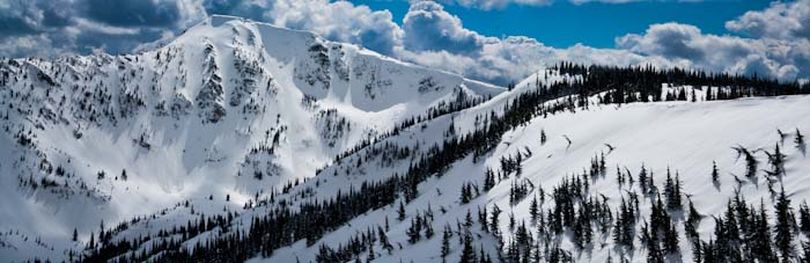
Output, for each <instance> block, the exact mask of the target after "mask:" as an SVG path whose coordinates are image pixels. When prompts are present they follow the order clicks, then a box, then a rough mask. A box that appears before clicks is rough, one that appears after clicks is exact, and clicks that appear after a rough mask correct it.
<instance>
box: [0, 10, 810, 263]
mask: <svg viewBox="0 0 810 263" xmlns="http://www.w3.org/2000/svg"><path fill="white" fill-rule="evenodd" d="M561 72H562V71H560V70H556V69H547V70H542V71H539V72H538V73H536V74H535V75H532V76H530V77H528V78H527V79H526V80H525V81H522V82H520V83H518V84H517V85H515V88H514V89H512V90H510V91H506V90H503V89H501V88H498V87H495V86H492V85H488V84H484V83H479V82H475V81H470V80H466V79H464V78H462V77H460V76H457V75H453V74H448V73H444V72H440V71H434V70H431V69H426V68H422V67H418V66H414V65H410V64H406V63H402V62H398V61H396V60H393V59H391V58H386V57H383V56H380V55H378V54H375V53H373V52H370V51H367V50H364V49H362V48H359V47H356V46H353V45H347V44H341V43H334V42H329V41H326V40H323V39H322V38H320V37H318V36H316V35H314V34H312V33H309V32H304V31H294V30H288V29H283V28H277V27H273V26H270V25H266V24H261V23H255V22H250V21H246V20H242V19H240V18H235V17H225V16H214V17H211V18H210V19H209V20H207V21H205V22H203V23H201V24H199V25H197V26H195V27H193V28H190V29H189V30H187V31H186V32H185V33H184V34H183V35H182V36H180V37H178V38H177V39H175V40H174V41H172V42H170V43H168V44H167V45H165V46H164V47H162V48H159V49H157V50H154V51H148V52H145V53H141V54H137V55H126V56H115V57H113V56H108V55H94V56H89V57H66V58H61V59H57V60H53V61H45V60H38V59H19V60H7V61H0V84H2V85H0V88H2V89H0V96H2V99H0V103H2V105H0V108H2V110H0V117H2V121H0V123H2V124H3V131H4V132H3V133H2V136H0V156H2V157H3V158H2V161H0V175H2V177H0V180H2V184H0V188H2V189H0V195H2V196H0V258H3V259H4V260H6V261H23V260H27V259H31V258H32V257H38V258H47V259H51V260H54V261H61V260H64V259H68V260H74V259H78V258H79V257H80V256H81V257H83V258H82V259H86V260H88V261H93V260H98V259H118V260H135V261H172V259H174V260H182V259H186V260H188V258H184V256H188V255H191V256H198V257H199V258H193V257H190V258H192V260H191V261H217V260H219V261H231V260H234V259H237V258H238V259H242V260H244V259H248V261H251V262H295V261H298V262H317V261H326V262H330V261H355V260H360V261H363V262H366V261H369V259H371V258H373V261H374V262H441V261H442V258H441V256H440V255H441V250H442V247H443V238H442V236H443V234H444V233H443V232H444V230H445V229H449V230H450V235H451V237H450V242H448V245H449V247H447V248H448V249H449V250H448V253H449V254H448V255H447V256H446V260H447V262H456V261H459V259H460V258H461V256H462V250H463V248H462V246H463V245H462V244H464V243H465V242H464V239H465V236H467V233H469V236H468V237H469V241H470V242H471V243H472V245H471V248H472V249H473V250H474V251H475V253H476V254H478V255H480V254H479V253H483V254H484V255H488V256H489V257H490V258H491V259H493V260H494V261H495V262H498V261H500V260H501V259H504V261H508V258H504V256H505V255H508V254H509V252H510V251H512V250H515V248H516V246H515V245H514V244H516V242H518V240H521V242H523V241H525V239H527V236H528V239H529V240H531V242H530V243H531V245H530V246H531V248H530V249H529V250H527V249H526V248H525V247H520V248H517V250H519V251H521V252H524V251H529V252H527V253H528V254H527V255H529V256H530V257H539V259H540V261H552V260H553V259H554V257H558V256H562V257H565V255H568V256H570V259H571V260H573V261H577V262H606V261H608V259H611V260H614V261H619V259H624V260H627V261H631V262H646V261H647V260H648V258H647V255H648V251H647V249H646V248H645V244H643V243H642V242H641V241H640V240H639V239H638V238H637V237H638V236H640V235H641V232H642V231H641V229H642V225H643V222H648V221H650V220H651V218H650V213H651V207H652V203H653V201H654V200H655V196H656V195H655V194H649V195H646V194H645V193H642V189H641V188H642V186H641V183H640V182H639V181H637V182H635V183H634V184H633V183H627V182H624V183H619V180H618V178H619V177H621V178H624V179H623V180H627V178H635V180H640V179H639V178H640V177H639V176H640V174H641V171H642V167H644V170H646V171H647V173H648V175H649V176H650V177H652V178H653V180H654V182H655V183H654V186H655V188H657V189H663V188H664V182H665V178H666V175H667V170H669V171H670V173H671V175H672V176H673V177H674V176H676V175H677V176H678V177H679V178H680V181H681V183H682V190H683V192H684V193H685V194H686V195H685V196H687V197H688V198H687V199H690V200H691V201H692V202H693V203H694V206H695V208H696V209H697V210H698V211H699V212H700V214H701V215H702V216H703V220H701V222H700V224H699V225H698V226H697V230H698V233H699V235H700V240H702V241H704V242H709V240H710V239H714V237H713V235H714V231H715V221H714V220H712V216H717V217H721V216H722V215H723V213H724V212H725V210H726V204H727V201H728V200H729V199H731V198H733V197H734V196H735V194H736V193H739V195H740V196H742V197H744V198H745V199H746V200H747V201H748V202H749V203H750V204H759V202H760V201H761V202H762V204H763V206H764V207H766V208H767V209H768V213H769V215H770V217H771V220H775V219H774V215H773V213H772V212H773V207H774V195H773V194H772V193H771V192H769V191H768V186H767V181H766V180H765V178H766V177H765V174H767V173H768V172H770V170H771V168H772V167H770V166H769V161H768V156H767V155H769V154H771V153H773V152H774V147H775V146H776V145H779V146H780V147H781V152H782V154H784V155H785V156H786V157H785V159H784V160H785V163H784V165H783V166H784V171H785V172H784V174H783V175H782V176H777V177H772V178H778V180H775V181H774V182H773V186H775V188H776V189H777V191H778V190H779V189H780V187H782V186H784V190H785V192H786V193H788V194H789V196H790V199H791V200H793V208H794V212H796V213H798V212H797V211H795V210H797V209H798V205H799V204H800V203H801V202H802V201H803V200H804V199H806V198H807V197H808V195H810V182H806V180H808V179H806V177H805V176H803V175H806V174H808V173H810V162H807V157H806V153H805V152H804V151H805V150H806V146H805V145H802V144H800V143H797V142H794V140H796V138H797V137H798V133H797V132H801V133H802V134H807V133H810V131H808V130H807V126H808V125H810V115H808V114H807V113H808V112H810V96H807V95H796V96H775V97H753V98H742V99H735V100H722V101H705V100H704V98H706V95H707V91H712V93H709V94H708V95H711V94H713V93H714V92H718V91H719V90H723V89H731V88H730V87H727V86H724V87H712V88H711V89H709V88H707V87H704V86H698V87H694V86H691V85H683V86H669V85H666V84H665V85H663V86H661V87H660V91H661V92H660V94H659V93H656V92H657V91H658V87H657V86H656V87H654V88H652V89H653V90H654V91H655V92H654V94H653V95H650V96H652V97H658V98H666V97H668V96H670V95H672V94H677V93H683V94H684V97H691V98H694V99H693V100H694V101H664V102H651V103H629V104H601V103H599V102H600V101H602V100H604V98H605V97H606V96H607V95H609V94H610V92H612V91H613V90H609V89H605V90H604V91H603V92H600V93H598V94H590V97H587V98H585V97H584V96H583V98H585V99H582V100H578V99H579V98H578V97H577V95H576V92H573V91H572V92H569V93H567V94H566V95H565V96H563V95H560V96H561V97H554V98H549V99H548V100H547V101H542V102H538V101H530V102H528V103H537V104H538V105H530V106H531V107H533V106H537V107H536V108H533V109H543V110H544V111H543V112H540V111H538V112H530V113H529V114H526V112H517V111H514V110H512V109H514V108H515V105H520V102H519V101H520V100H521V99H522V98H524V97H523V96H524V95H526V94H528V93H531V92H533V91H535V90H536V89H538V87H539V86H540V84H541V83H542V84H543V85H554V84H560V83H579V82H581V81H583V79H584V78H585V77H584V76H582V75H570V74H564V73H561ZM718 81H719V80H718ZM631 84H632V83H629V84H628V85H631ZM687 84H688V83H687ZM766 84H767V83H766ZM763 85H764V84H763ZM748 92H750V91H748ZM750 93H751V94H753V92H750ZM568 94H572V95H570V96H568ZM665 100H666V99H665ZM573 101H587V104H586V105H578V106H573V105H574V104H575V103H573ZM524 103H527V102H525V101H524ZM524 107H526V106H525V105H524ZM531 107H529V108H531ZM519 109H523V108H519ZM551 109H557V110H551ZM518 117H519V118H518ZM510 118H517V119H510ZM496 120H497V121H496ZM494 124H500V125H504V126H493V125H494ZM507 126H508V127H507ZM499 127H506V128H505V129H504V130H503V131H502V132H501V131H500V130H498V128H499ZM480 134H487V135H489V134H495V138H484V137H481V136H480ZM543 137H545V140H544V139H542V138H543ZM465 138H474V139H465ZM465 140H466V141H465ZM459 141H464V144H462V143H459V145H461V146H456V145H453V144H452V143H449V142H453V143H455V142H459ZM483 141H486V142H483ZM482 144H484V145H489V146H491V148H487V149H486V150H483V151H478V150H479V149H478V148H474V147H478V146H480V145H482ZM490 144H491V145H490ZM453 147H456V148H453ZM739 147H744V148H746V149H749V150H750V151H751V152H752V154H753V155H752V156H753V158H754V159H756V160H757V161H758V168H757V169H755V170H754V174H755V177H752V178H746V177H745V174H746V173H747V172H748V169H747V168H748V167H747V166H748V163H747V162H746V160H744V159H745V158H743V157H740V156H739V154H738V153H737V151H736V150H735V149H734V148H739ZM473 148H474V149H473ZM446 149H452V150H453V151H455V152H452V151H449V150H446ZM601 160H604V165H603V166H604V167H606V171H602V172H597V175H596V176H593V175H592V174H593V173H594V172H593V171H594V169H596V168H599V167H594V162H595V163H596V164H597V165H596V166H600V164H599V162H600V161H601ZM713 163H716V164H717V167H718V171H719V180H718V182H717V183H714V182H713V181H712V177H711V173H712V166H713ZM437 164H438V165H437ZM431 165H432V166H431ZM489 171H492V173H491V174H493V175H494V176H495V177H496V178H495V179H494V182H493V183H494V184H493V185H492V187H491V189H484V188H485V186H486V185H487V182H485V181H486V180H485V179H486V176H485V175H487V174H488V173H489ZM574 180H576V181H578V183H579V184H581V183H582V182H587V185H588V189H587V190H585V191H582V193H581V196H580V197H578V198H579V199H578V200H577V201H576V204H575V205H574V206H575V207H576V209H581V208H582V207H583V205H582V203H583V202H585V201H589V200H591V201H593V200H595V201H593V202H596V203H598V204H599V205H600V207H601V206H602V205H604V206H605V207H610V209H611V212H610V213H609V214H611V215H613V214H615V213H616V212H617V209H618V207H619V206H620V204H621V200H622V199H625V200H631V199H632V196H634V195H637V196H640V198H638V201H639V202H638V207H637V210H638V211H637V212H636V215H637V216H636V223H635V224H634V225H633V230H634V235H635V236H636V238H635V239H634V240H633V241H632V242H633V246H634V248H635V249H628V248H627V247H621V246H618V245H616V244H615V242H614V240H613V238H612V236H611V231H613V230H612V229H613V228H614V222H615V218H610V217H609V216H603V217H601V218H599V219H604V220H606V223H605V226H600V225H599V224H598V222H597V223H593V224H590V225H589V227H588V229H593V231H594V235H593V238H592V240H591V241H590V242H588V243H587V244H586V245H585V246H584V247H582V248H580V247H577V245H576V244H575V243H574V242H575V241H576V240H577V236H578V235H577V234H576V232H577V231H581V229H580V230H575V229H573V227H568V226H566V227H564V228H562V230H561V232H560V234H551V233H552V231H551V226H550V225H551V224H550V223H548V222H547V221H543V220H545V218H546V217H549V216H550V215H551V214H552V211H554V210H555V209H557V208H558V205H557V204H555V202H557V201H559V200H560V198H559V196H556V195H555V194H554V189H555V188H557V187H558V186H560V185H563V184H566V183H571V182H572V181H574ZM738 180H739V181H738ZM391 182H393V183H391ZM385 183H390V184H385ZM369 185H372V186H369ZM380 185H384V186H392V187H390V189H389V188H383V187H381V186H380ZM374 187H379V188H374ZM521 187H524V188H525V189H524V191H521V192H522V193H520V194H515V192H516V189H518V188H521ZM465 188H467V189H469V188H475V189H471V190H469V191H470V194H469V198H468V199H469V200H466V199H465V198H462V195H463V194H462V192H466V191H465V190H463V189H465ZM369 189H376V190H373V191H372V190H369ZM380 189H382V190H380ZM658 192H659V193H660V192H663V190H659V191H658ZM358 193H359V194H358ZM336 197H341V198H343V199H341V200H342V201H340V202H334V200H335V198H336ZM535 198H538V199H540V200H542V201H540V203H539V204H538V206H539V208H538V210H539V211H541V212H540V213H541V214H542V216H541V217H542V218H543V219H542V220H540V221H542V222H537V220H532V219H531V214H532V213H531V212H530V210H531V208H530V207H531V203H532V200H533V199H535ZM685 198H686V197H685ZM372 200H373V201H372ZM349 201H351V202H352V203H351V204H352V205H356V206H357V207H360V208H357V207H349V206H347V205H346V203H349ZM364 201H368V202H377V203H372V204H369V203H364ZM355 203H359V204H355ZM683 205H684V206H685V205H686V201H684V203H683ZM324 207H330V208H334V207H338V208H334V209H332V210H328V209H327V208H324ZM496 207H497V209H500V211H501V213H500V214H498V215H496V216H493V215H492V213H493V211H494V210H496ZM318 209H323V211H322V212H324V213H323V214H316V215H308V216H307V217H291V218H294V219H299V220H301V221H300V222H298V221H296V222H292V223H290V222H286V221H284V220H280V221H266V222H274V223H273V224H269V226H266V225H265V224H263V223H264V222H265V221H262V220H269V219H268V218H270V219H273V216H277V215H279V214H281V215H282V216H280V217H281V218H282V219H289V218H287V217H284V216H295V215H302V214H305V213H307V212H309V211H320V210H318ZM400 209H403V210H404V213H402V214H400V211H399V210H400ZM484 209H486V211H487V212H486V220H485V221H486V222H487V224H491V225H488V226H487V227H485V228H484V227H482V226H483V225H482V222H481V220H479V219H478V218H479V213H480V212H481V211H483V210H484ZM600 209H601V208H600ZM578 211H580V210H578ZM670 212H671V215H672V216H671V220H672V221H673V222H676V223H675V226H676V232H677V235H678V236H679V237H680V238H679V239H680V243H679V245H678V248H679V250H680V253H677V254H672V255H669V257H668V259H669V260H670V261H675V262H678V261H683V262H689V261H692V260H693V258H692V254H691V252H690V251H692V244H691V243H690V242H688V240H689V239H688V238H687V237H686V233H685V232H686V231H685V229H684V224H683V222H684V221H685V220H686V219H687V217H688V214H687V212H686V211H676V210H673V211H670ZM326 213H329V214H326ZM468 213H469V214H470V217H471V220H470V222H469V224H470V225H469V226H465V224H467V223H466V221H467V219H466V218H465V217H466V216H467V214H468ZM400 216H402V218H401V219H400V218H399V217H400ZM324 217H326V218H324ZM493 221H497V222H498V223H492V222H493ZM512 222H514V225H513V224H512ZM415 224H418V225H422V229H420V230H418V231H417V233H418V234H417V236H418V237H419V238H418V240H413V239H414V238H413V233H412V232H413V231H412V229H413V225H415ZM268 227H269V229H268ZM273 227H279V229H274V228H273ZM293 227H295V228H294V229H291V228H293ZM74 228H75V229H77V234H78V235H77V240H76V241H72V240H71V236H72V232H73V229H74ZM426 229H431V230H432V231H433V234H432V235H431V236H430V237H428V235H429V234H428V233H429V232H430V231H428V230H426ZM523 229H525V230H526V231H525V232H524V231H522V230H523ZM602 230H604V231H606V232H602ZM282 232H283V235H286V234H289V233H291V234H290V236H284V237H282V238H281V240H282V241H278V240H276V239H271V238H278V236H274V234H278V235H282V234H279V233H282ZM409 232H411V233H409ZM251 234H252V235H253V236H250V235H251ZM523 234H525V235H523ZM283 235H282V236H283ZM796 236H797V237H798V238H799V239H802V240H806V237H805V236H804V234H798V233H797V235H796ZM377 237H385V238H386V239H387V240H388V242H387V244H386V243H385V242H383V241H382V238H377ZM102 239H103V241H100V240H102ZM409 239H411V240H409ZM274 241H278V242H277V243H274ZM122 244H125V245H122ZM357 244H362V245H357ZM793 244H794V246H795V247H796V248H797V249H798V248H800V247H799V240H794V242H793ZM223 246H236V247H238V249H233V250H224V251H223V250H219V251H218V250H216V249H206V247H214V248H222V247H223ZM275 246H278V247H279V248H277V249H276V247H275ZM324 251H332V252H340V253H335V255H337V256H339V257H341V258H340V259H335V258H324V257H323V254H324V253H323V252H324ZM347 251H348V252H347ZM479 251H481V252H479ZM338 254H339V255H338ZM71 256H73V257H71ZM173 257H174V258H173Z"/></svg>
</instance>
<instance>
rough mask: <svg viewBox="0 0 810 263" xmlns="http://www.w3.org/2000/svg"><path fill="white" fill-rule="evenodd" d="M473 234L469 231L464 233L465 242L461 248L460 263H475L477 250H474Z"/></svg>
mask: <svg viewBox="0 0 810 263" xmlns="http://www.w3.org/2000/svg"><path fill="white" fill-rule="evenodd" d="M472 241H473V238H472V234H471V233H470V231H469V229H467V230H465V231H464V242H463V244H462V247H461V259H459V261H458V262H459V263H475V262H476V258H475V250H473V246H472Z"/></svg>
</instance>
